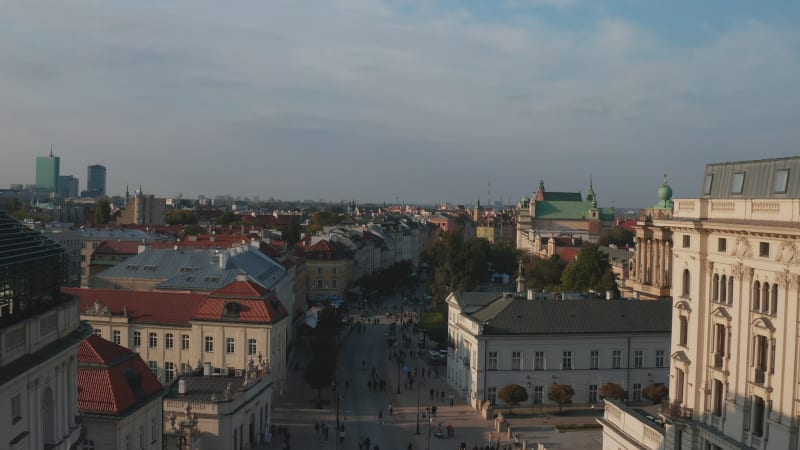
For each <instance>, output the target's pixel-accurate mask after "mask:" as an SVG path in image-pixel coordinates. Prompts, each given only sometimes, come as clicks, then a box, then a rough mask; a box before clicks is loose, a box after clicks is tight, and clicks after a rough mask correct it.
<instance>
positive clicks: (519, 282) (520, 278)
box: [517, 258, 525, 294]
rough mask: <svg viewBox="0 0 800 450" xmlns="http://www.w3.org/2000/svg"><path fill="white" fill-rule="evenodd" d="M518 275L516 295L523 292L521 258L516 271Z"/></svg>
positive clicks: (523, 281) (523, 276)
mask: <svg viewBox="0 0 800 450" xmlns="http://www.w3.org/2000/svg"><path fill="white" fill-rule="evenodd" d="M517 270H518V271H519V274H518V275H517V293H520V294H521V293H523V292H525V275H523V273H524V271H523V266H522V258H520V259H519V268H518V269H517Z"/></svg>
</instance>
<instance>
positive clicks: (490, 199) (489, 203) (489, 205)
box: [486, 180, 492, 208]
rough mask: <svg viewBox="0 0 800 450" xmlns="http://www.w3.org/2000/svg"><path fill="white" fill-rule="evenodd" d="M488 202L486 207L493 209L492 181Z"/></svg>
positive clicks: (490, 181)
mask: <svg viewBox="0 0 800 450" xmlns="http://www.w3.org/2000/svg"><path fill="white" fill-rule="evenodd" d="M488 200H489V201H488V202H487V203H486V206H488V207H489V208H491V207H492V180H489V198H488Z"/></svg>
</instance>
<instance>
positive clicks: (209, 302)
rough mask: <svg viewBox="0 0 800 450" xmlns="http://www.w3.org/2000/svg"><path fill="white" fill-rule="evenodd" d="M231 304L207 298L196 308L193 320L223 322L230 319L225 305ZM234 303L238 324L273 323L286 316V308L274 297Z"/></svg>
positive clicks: (228, 301) (227, 301)
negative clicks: (238, 306)
mask: <svg viewBox="0 0 800 450" xmlns="http://www.w3.org/2000/svg"><path fill="white" fill-rule="evenodd" d="M232 302H234V301H233V300H225V299H221V298H208V299H206V301H204V302H203V303H202V304H201V305H200V307H199V308H197V311H195V314H194V318H195V319H197V320H223V318H226V317H230V316H229V315H226V313H225V305H226V304H227V303H232ZM235 303H238V304H239V305H240V309H239V312H238V314H237V316H238V321H240V322H250V323H253V322H255V323H273V322H277V321H278V320H280V319H282V318H284V317H286V315H287V313H286V308H284V307H283V305H282V304H281V303H280V302H279V301H278V299H277V298H276V297H274V296H273V297H271V298H270V299H259V300H247V299H236V300H235ZM237 316H234V317H237Z"/></svg>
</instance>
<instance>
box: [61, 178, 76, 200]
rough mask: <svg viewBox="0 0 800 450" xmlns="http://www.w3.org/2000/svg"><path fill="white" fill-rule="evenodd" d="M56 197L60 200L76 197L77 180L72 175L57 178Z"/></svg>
mask: <svg viewBox="0 0 800 450" xmlns="http://www.w3.org/2000/svg"><path fill="white" fill-rule="evenodd" d="M58 195H59V196H61V197H62V198H67V197H77V196H78V179H77V178H75V177H74V176H72V175H61V176H59V177H58Z"/></svg>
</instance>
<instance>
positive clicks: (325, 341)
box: [303, 308, 341, 406]
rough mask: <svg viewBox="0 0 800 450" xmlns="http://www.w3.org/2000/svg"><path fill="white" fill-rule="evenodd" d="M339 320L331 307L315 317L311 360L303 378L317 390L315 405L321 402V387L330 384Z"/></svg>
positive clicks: (334, 370) (337, 348) (334, 366)
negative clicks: (315, 323)
mask: <svg viewBox="0 0 800 450" xmlns="http://www.w3.org/2000/svg"><path fill="white" fill-rule="evenodd" d="M340 326H341V321H340V319H339V314H338V313H337V311H336V310H335V309H333V308H326V309H323V310H320V311H319V313H318V318H317V327H316V329H315V337H314V342H313V344H312V347H311V362H310V363H309V364H308V367H307V368H306V371H305V374H303V379H305V380H306V382H307V383H308V384H309V385H310V386H311V387H312V388H313V389H316V390H317V405H318V406H321V404H322V388H324V387H327V386H331V384H332V383H333V380H334V375H335V372H336V365H337V362H338V353H339V345H338V343H337V336H338V334H339V327H340Z"/></svg>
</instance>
